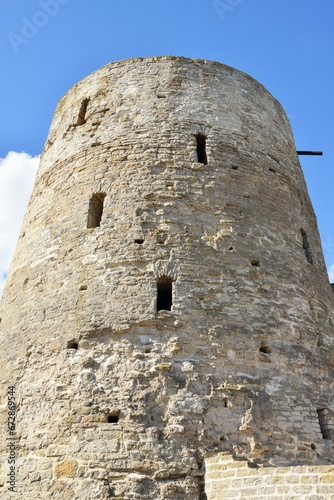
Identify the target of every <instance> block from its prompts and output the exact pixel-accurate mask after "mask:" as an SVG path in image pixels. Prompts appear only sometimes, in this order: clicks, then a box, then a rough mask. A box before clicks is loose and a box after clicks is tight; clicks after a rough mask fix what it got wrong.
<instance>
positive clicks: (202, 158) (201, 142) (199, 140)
mask: <svg viewBox="0 0 334 500" xmlns="http://www.w3.org/2000/svg"><path fill="white" fill-rule="evenodd" d="M195 137H196V144H197V161H198V163H203V165H207V163H208V159H207V156H206V137H205V135H203V134H197V135H196V136H195Z"/></svg>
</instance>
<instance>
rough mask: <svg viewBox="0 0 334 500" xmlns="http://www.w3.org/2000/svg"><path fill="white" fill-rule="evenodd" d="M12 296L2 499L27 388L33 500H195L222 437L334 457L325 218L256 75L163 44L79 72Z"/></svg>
mask: <svg viewBox="0 0 334 500" xmlns="http://www.w3.org/2000/svg"><path fill="white" fill-rule="evenodd" d="M203 142H204V143H205V144H204V146H205V148H204V149H205V151H204V150H203V147H204V146H203ZM168 289H170V291H171V293H170V296H169V299H168V300H167V302H168V304H167V305H166V304H165V305H164V306H163V307H160V306H159V303H160V300H161V297H162V296H163V294H164V293H167V295H168ZM0 308H1V309H0V310H1V313H0V317H1V318H2V320H1V323H0V328H1V332H0V367H1V371H0V377H1V408H0V412H1V413H0V415H1V420H0V422H1V435H2V439H1V464H2V469H1V477H2V484H1V485H0V496H1V498H6V494H7V490H6V487H7V486H6V473H7V472H8V463H7V458H8V446H7V441H6V436H7V435H8V428H7V416H8V405H7V401H8V400H7V387H8V386H10V387H11V386H14V387H15V393H16V398H17V403H18V407H17V421H16V422H17V446H18V450H19V451H18V459H17V478H18V479H17V480H18V488H19V491H20V494H21V496H22V498H23V497H24V498H26V499H32V498H36V497H37V498H61V499H65V498H71V499H76V498H78V499H85V498H109V497H114V498H119V499H120V498H124V499H137V498H140V499H141V500H142V499H154V500H159V499H164V500H165V499H168V498H170V499H173V500H178V499H188V500H194V499H196V498H199V497H200V495H201V494H202V493H203V484H202V469H203V461H204V456H205V453H207V452H208V451H210V450H215V451H217V452H222V451H229V452H231V453H233V454H234V455H235V456H236V457H237V458H239V459H244V460H247V461H250V462H252V463H253V464H255V465H262V466H263V465H276V466H277V465H279V466H282V465H284V466H287V465H291V464H295V465H298V464H308V465H312V464H317V465H322V464H328V463H329V462H331V461H332V460H333V458H334V457H333V441H332V437H333V428H334V427H333V409H334V407H333V398H332V395H333V388H334V387H333V384H334V382H333V381H334V368H333V367H334V355H333V335H332V333H333V312H332V311H333V295H332V292H331V288H330V286H329V284H328V278H327V273H326V269H325V265H324V260H323V255H322V250H321V246H320V240H319V234H318V230H317V224H316V219H315V216H314V213H313V209H312V206H311V204H310V201H309V197H308V194H307V190H306V186H305V181H304V178H303V174H302V171H301V168H300V165H299V162H298V157H297V154H296V149H295V145H294V141H293V137H292V133H291V129H290V126H289V123H288V121H287V118H286V115H285V113H284V111H283V109H282V108H281V106H280V105H279V103H278V102H277V101H276V100H275V99H274V98H273V97H272V96H271V95H270V94H269V93H268V92H267V91H266V90H265V89H264V88H263V87H262V86H261V85H260V84H259V83H258V82H256V81H255V80H253V79H252V78H251V77H249V76H248V75H245V74H244V73H241V72H239V71H236V70H234V69H232V68H229V67H227V66H224V65H221V64H217V63H213V62H209V61H200V60H189V59H183V58H174V57H161V58H148V59H144V60H142V59H135V60H130V61H120V62H117V63H112V64H110V65H107V66H106V67H104V68H102V69H100V70H98V71H96V72H95V73H93V74H92V75H90V76H88V77H87V78H86V79H84V80H83V81H82V82H79V83H78V84H77V85H76V86H74V87H73V88H72V89H71V90H70V91H69V92H68V93H67V94H66V95H65V96H64V98H63V99H62V100H61V101H60V103H59V105H58V107H57V109H56V112H55V116H54V119H53V121H52V124H51V128H50V132H49V135H48V139H47V142H46V145H45V149H44V152H43V155H42V159H41V164H40V168H39V171H38V173H37V177H36V182H35V186H34V190H33V193H32V197H31V200H30V203H29V206H28V209H27V213H26V216H25V219H24V223H23V227H22V231H21V234H20V238H19V241H18V245H17V249H16V253H15V256H14V260H13V263H12V266H11V269H10V272H9V275H8V280H7V284H6V288H5V290H4V294H3V299H2V301H1V306H0Z"/></svg>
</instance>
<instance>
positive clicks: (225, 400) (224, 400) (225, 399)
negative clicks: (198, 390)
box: [223, 398, 228, 408]
mask: <svg viewBox="0 0 334 500" xmlns="http://www.w3.org/2000/svg"><path fill="white" fill-rule="evenodd" d="M223 402H224V408H228V401H227V398H224V399H223Z"/></svg>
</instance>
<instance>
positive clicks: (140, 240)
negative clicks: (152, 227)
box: [135, 238, 145, 245]
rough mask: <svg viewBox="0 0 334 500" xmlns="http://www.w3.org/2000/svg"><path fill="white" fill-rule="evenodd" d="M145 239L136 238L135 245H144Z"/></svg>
mask: <svg viewBox="0 0 334 500" xmlns="http://www.w3.org/2000/svg"><path fill="white" fill-rule="evenodd" d="M144 241H145V240H144V238H136V239H135V243H137V245H142V244H143V243H144Z"/></svg>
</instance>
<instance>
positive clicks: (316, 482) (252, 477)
mask: <svg viewBox="0 0 334 500" xmlns="http://www.w3.org/2000/svg"><path fill="white" fill-rule="evenodd" d="M205 493H206V499H207V500H224V499H229V500H234V499H238V500H258V499H263V500H265V499H270V500H285V499H292V498H295V499H296V500H297V499H298V500H304V499H305V500H307V499H309V500H311V499H313V500H325V499H326V500H329V499H334V465H318V466H311V465H310V466H306V465H304V466H291V467H259V468H251V467H249V465H248V462H246V461H236V460H234V459H233V457H232V456H231V455H230V454H228V453H219V454H217V455H215V456H212V457H209V458H207V459H206V460H205Z"/></svg>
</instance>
